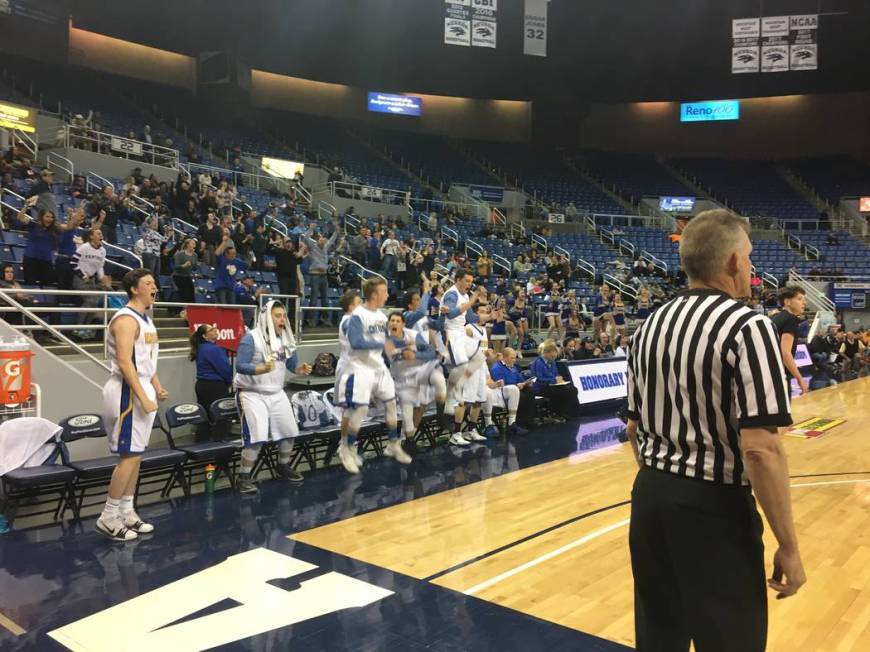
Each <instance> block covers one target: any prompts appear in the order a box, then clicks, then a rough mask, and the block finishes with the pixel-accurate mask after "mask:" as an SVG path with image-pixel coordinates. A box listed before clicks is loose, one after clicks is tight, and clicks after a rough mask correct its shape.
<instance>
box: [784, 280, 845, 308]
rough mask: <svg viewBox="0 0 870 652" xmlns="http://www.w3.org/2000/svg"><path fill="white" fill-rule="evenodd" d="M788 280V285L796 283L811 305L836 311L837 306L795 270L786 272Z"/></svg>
mask: <svg viewBox="0 0 870 652" xmlns="http://www.w3.org/2000/svg"><path fill="white" fill-rule="evenodd" d="M788 282H789V285H797V286H798V287H800V288H801V289H803V291H804V294H805V296H806V298H807V303H810V304H812V306H813V307H814V308H816V309H817V310H829V311H831V312H836V311H837V306H836V305H835V304H834V302H833V301H831V300H830V299H829V298H828V297H826V296H825V295H824V294H823V293H822V292H819V291H818V290H817V289H816V287H815V286H814V285H813V284H812V283H810V282H809V281H807V280H806V279H805V278H804V277H803V276H801V275H800V274H798V273H797V272H796V271H794V270H792V271H790V272H789V273H788Z"/></svg>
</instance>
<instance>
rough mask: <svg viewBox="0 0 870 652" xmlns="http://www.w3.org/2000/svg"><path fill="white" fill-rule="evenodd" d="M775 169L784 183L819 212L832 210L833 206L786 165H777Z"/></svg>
mask: <svg viewBox="0 0 870 652" xmlns="http://www.w3.org/2000/svg"><path fill="white" fill-rule="evenodd" d="M776 171H777V172H778V173H779V176H781V177H782V178H783V179H785V181H786V183H788V185H790V186H791V187H792V188H793V189H794V191H795V192H796V193H797V194H799V195H800V196H801V197H803V198H804V199H805V200H806V201H808V202H809V203H810V204H812V205H813V206H815V207H816V209H817V210H818V211H819V212H820V213H821V212H822V211H831V210H833V206H831V205H830V204H829V203H828V202H826V201H825V200H824V199H822V198H821V197H820V196H819V194H818V193H817V192H816V191H815V190H813V189H812V188H811V187H810V186H809V184H807V183H805V182H804V181H803V179H801V178H800V177H798V176H797V175H796V174H795V173H794V172H792V171H791V170H789V169H788V168H787V167H786V166H784V165H777V166H776Z"/></svg>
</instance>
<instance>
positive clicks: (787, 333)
mask: <svg viewBox="0 0 870 652" xmlns="http://www.w3.org/2000/svg"><path fill="white" fill-rule="evenodd" d="M779 300H780V301H781V302H782V310H781V311H780V312H778V313H776V314H775V315H774V316H773V317H772V318H771V321H772V322H773V325H774V326H776V332H777V334H778V335H779V349H780V351H782V362H783V366H785V370H786V371H787V372H788V373H789V374H791V376H792V377H793V378H794V379H795V380H796V381H797V382H798V385H800V388H801V394H806V393H807V392H808V391H810V388H809V386H807V381H805V380H804V377H803V376H802V375H801V373H800V370H799V369H798V366H797V363H796V362H795V360H794V353H795V351H796V350H797V336H798V335H797V334H798V327H799V326H800V324H801V321H802V318H803V314H804V311H805V310H806V308H807V297H806V293H805V292H804V290H803V289H802V288H799V287H797V286H794V285H787V286H786V287H784V288H783V289H782V291H780V293H779Z"/></svg>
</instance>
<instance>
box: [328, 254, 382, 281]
mask: <svg viewBox="0 0 870 652" xmlns="http://www.w3.org/2000/svg"><path fill="white" fill-rule="evenodd" d="M338 259H339V260H341V261H344V263H345V264H347V265H353V266H354V267H357V268H359V269H360V270H361V271H359V272H357V276H358V277H359V278H360V279H361V280H363V281H364V280H366V279H367V278H368V276H366V274H368V275H369V276H377V277H379V278H382V279H384V283H387V285H389V281H388V280H387V277H386V276H384V275H383V274H379V273H378V272H376V271H374V270H373V269H369V268H368V267H366V266H365V265H363V264H362V263H358V262H357V261H355V260H354V259H353V258H349V257H348V256H345V255H342V254H339V256H338Z"/></svg>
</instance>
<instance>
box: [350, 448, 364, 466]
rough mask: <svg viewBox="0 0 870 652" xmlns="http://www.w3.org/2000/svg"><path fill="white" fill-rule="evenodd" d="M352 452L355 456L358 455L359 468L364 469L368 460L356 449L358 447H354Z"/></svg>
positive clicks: (357, 463)
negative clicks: (364, 464)
mask: <svg viewBox="0 0 870 652" xmlns="http://www.w3.org/2000/svg"><path fill="white" fill-rule="evenodd" d="M350 450H351V452H352V453H353V454H354V455H356V465H357V466H358V467H359V468H362V466H363V463H364V462H365V461H366V459H365V458H364V457H363V456H362V455H360V454H359V449H358V448H357V447H356V445H354V447H353V448H351V449H350Z"/></svg>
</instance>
